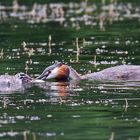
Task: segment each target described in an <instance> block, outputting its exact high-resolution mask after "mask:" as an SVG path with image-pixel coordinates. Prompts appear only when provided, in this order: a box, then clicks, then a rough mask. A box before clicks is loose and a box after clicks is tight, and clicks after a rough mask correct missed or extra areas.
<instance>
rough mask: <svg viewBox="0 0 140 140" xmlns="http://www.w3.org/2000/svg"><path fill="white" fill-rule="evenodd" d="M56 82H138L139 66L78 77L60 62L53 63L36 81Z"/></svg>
mask: <svg viewBox="0 0 140 140" xmlns="http://www.w3.org/2000/svg"><path fill="white" fill-rule="evenodd" d="M51 78H55V79H56V80H69V79H74V80H80V79H89V80H102V81H104V80H106V81H123V80H125V81H126V80H132V81H133V80H134V81H138V80H140V66H137V65H119V66H114V67H110V68H106V69H104V70H101V71H99V72H94V73H90V74H85V75H82V76H81V75H80V74H78V73H77V72H76V71H75V70H74V69H73V68H72V67H70V66H68V65H65V64H63V63H61V62H58V63H55V64H53V65H51V66H49V67H47V68H46V69H45V70H44V71H43V72H42V74H41V75H40V76H38V77H37V79H51Z"/></svg>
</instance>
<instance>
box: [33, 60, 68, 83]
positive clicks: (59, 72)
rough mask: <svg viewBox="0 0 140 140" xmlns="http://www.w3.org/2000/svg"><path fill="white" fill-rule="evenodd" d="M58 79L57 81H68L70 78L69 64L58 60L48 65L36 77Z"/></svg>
mask: <svg viewBox="0 0 140 140" xmlns="http://www.w3.org/2000/svg"><path fill="white" fill-rule="evenodd" d="M52 78H54V79H56V80H57V81H66V80H68V79H69V68H68V66H67V65H65V64H63V63H61V62H57V63H55V64H53V65H51V66H49V67H47V68H46V69H45V70H44V71H43V72H42V74H41V75H40V76H38V77H37V78H36V79H43V80H44V79H52Z"/></svg>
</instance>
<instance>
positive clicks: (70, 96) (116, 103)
mask: <svg viewBox="0 0 140 140" xmlns="http://www.w3.org/2000/svg"><path fill="white" fill-rule="evenodd" d="M139 84H140V83H139V82H136V83H135V82H120V83H118V82H117V83H116V82H109V83H108V82H107V83H105V82H103V83H102V82H93V81H86V83H85V81H84V82H83V81H81V82H76V81H70V82H44V83H34V84H33V85H32V86H31V87H30V88H29V89H27V91H25V93H24V94H20V93H16V94H15V93H13V94H9V95H8V94H5V95H4V94H1V97H0V105H1V108H0V110H1V115H0V127H1V128H3V130H4V131H1V132H0V137H2V138H5V137H11V138H12V137H22V138H23V139H29V137H30V138H31V139H34V138H37V137H41V138H46V137H53V138H54V137H62V138H63V137H65V136H71V135H72V134H75V135H76V133H75V132H73V131H72V130H74V131H79V129H80V131H82V133H83V134H82V133H81V132H80V133H81V137H83V135H84V134H86V133H85V132H84V130H86V129H88V131H90V134H89V136H92V135H95V137H96V138H100V135H99V134H100V131H101V132H104V131H107V133H106V136H107V137H108V138H109V137H110V138H112V139H115V138H117V137H120V136H121V137H124V138H125V137H126V136H125V135H123V133H120V132H121V131H122V132H123V131H124V129H122V128H123V127H125V131H128V132H129V130H131V129H134V128H135V126H136V125H137V127H138V126H139V122H140V118H139V113H138V111H137V112H136V110H138V108H139V100H140V98H139V91H140V88H139ZM131 91H132V92H133V93H132V92H131ZM134 91H135V92H134ZM132 96H133V98H132ZM11 111H12V112H11ZM134 111H135V115H134V114H133V112H134ZM120 120H121V121H120ZM69 121H71V123H70V122H69ZM23 122H24V125H22V129H20V128H19V127H20V125H19V124H20V123H23ZM122 122H123V124H122ZM132 122H133V123H132ZM136 123H137V124H136ZM39 124H41V125H40V128H37V127H36V125H39ZM63 125H64V126H63ZM8 126H10V131H9V129H8ZM14 126H16V127H17V128H18V129H20V131H17V129H16V128H15V127H14ZM30 126H32V127H30ZM56 126H57V127H56ZM84 126H86V128H83V129H84V130H82V129H81V127H84ZM95 126H98V130H97V129H95ZM108 127H110V128H108ZM116 127H118V128H120V129H121V130H117V128H116ZM24 130H26V131H24ZM44 130H45V131H44ZM94 132H95V134H94ZM117 133H119V135H118V134H117ZM135 135H136V136H137V137H138V136H139V133H138V130H137V129H136V128H135ZM130 136H131V135H130ZM79 137H80V136H79ZM81 137H80V138H81ZM103 138H104V136H103Z"/></svg>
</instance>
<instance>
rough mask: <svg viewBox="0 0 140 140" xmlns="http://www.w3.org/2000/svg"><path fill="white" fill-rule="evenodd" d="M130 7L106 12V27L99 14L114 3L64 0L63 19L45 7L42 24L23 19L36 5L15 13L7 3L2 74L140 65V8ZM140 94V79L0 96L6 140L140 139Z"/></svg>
mask: <svg viewBox="0 0 140 140" xmlns="http://www.w3.org/2000/svg"><path fill="white" fill-rule="evenodd" d="M128 2H129V3H127V2H125V3H122V2H120V1H118V3H117V4H114V5H115V6H116V7H117V9H115V10H116V15H117V14H119V16H118V19H116V18H113V21H112V19H111V17H108V16H106V15H105V17H104V18H105V19H104V21H103V22H104V23H103V25H104V26H103V27H102V25H100V24H101V23H100V22H102V21H101V19H100V18H101V17H100V16H101V15H100V14H104V12H105V14H106V13H108V12H106V11H107V10H106V8H108V6H109V4H110V2H109V1H106V3H105V4H104V3H101V2H100V3H99V2H98V1H95V2H88V3H81V2H80V1H76V2H71V3H70V2H65V3H62V2H61V3H58V5H59V6H60V7H61V8H62V9H61V10H62V11H63V10H64V15H63V14H62V13H63V12H62V11H61V12H62V13H61V16H58V17H56V16H57V15H55V14H54V13H53V11H51V5H52V7H53V6H54V5H53V4H54V3H47V4H48V9H49V11H48V15H47V17H46V19H45V18H44V19H43V18H41V19H40V20H39V19H38V18H40V17H38V18H35V17H32V18H29V17H28V16H27V15H26V16H25V13H26V12H28V11H30V10H31V9H32V7H33V4H34V2H33V1H31V2H28V1H25V3H23V2H20V1H19V4H20V5H22V6H24V8H23V9H20V10H19V11H17V12H16V13H13V10H12V7H11V3H9V2H6V1H5V2H1V5H2V6H4V8H3V7H1V8H0V12H1V18H0V63H1V67H0V74H5V73H8V74H11V75H14V74H15V73H17V72H20V71H22V72H26V73H28V74H29V75H31V76H32V77H36V76H38V75H39V74H40V73H41V72H42V71H43V70H44V68H45V67H46V66H49V65H51V64H52V63H53V62H55V61H56V60H57V61H61V62H64V63H66V64H68V65H70V66H72V67H73V68H74V69H76V70H77V71H78V72H79V73H81V74H85V73H88V72H91V71H92V72H94V71H99V70H102V69H104V68H107V67H111V66H116V65H120V64H135V65H139V62H140V56H139V53H140V49H139V46H140V39H139V36H140V24H139V21H140V19H139V18H140V13H139V11H140V8H139V7H140V4H139V2H137V1H133V2H131V1H128ZM130 2H131V3H130ZM38 4H41V6H43V5H44V4H45V2H44V1H41V2H40V1H38ZM58 5H57V6H58ZM59 6H58V7H59ZM7 7H8V9H7ZM58 7H57V8H58ZM24 10H25V11H24ZM2 11H3V14H2ZM23 12H25V13H23ZM102 12H103V13H102ZM99 15H100V16H99ZM102 16H103V15H102ZM115 17H116V16H115ZM99 23H100V24H99ZM49 41H50V42H49ZM77 47H79V48H80V53H79V52H78V51H77ZM139 93H140V82H139V81H137V82H135V81H129V82H128V81H126V82H124V81H121V82H116V81H113V82H107V81H88V80H83V81H70V82H55V81H46V82H45V83H33V84H31V85H28V86H27V87H26V88H25V89H22V90H18V91H14V92H0V138H1V139H5V140H7V139H34V140H35V139H41V140H43V139H44V140H45V139H70V140H72V139H75V140H81V139H95V140H97V139H101V140H102V139H108V140H114V139H123V140H124V139H126V140H128V139H129V140H130V139H131V140H135V139H136V140H138V139H140V117H139V116H140V112H139V108H140V94H139Z"/></svg>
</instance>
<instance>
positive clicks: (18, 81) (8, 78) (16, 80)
mask: <svg viewBox="0 0 140 140" xmlns="http://www.w3.org/2000/svg"><path fill="white" fill-rule="evenodd" d="M31 80H32V78H31V77H30V76H28V75H27V74H25V73H17V74H16V75H0V91H16V90H18V89H21V87H23V84H26V83H29V82H30V81H31Z"/></svg>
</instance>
